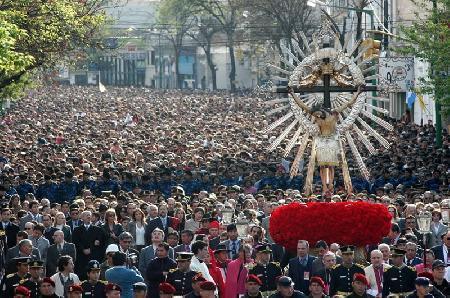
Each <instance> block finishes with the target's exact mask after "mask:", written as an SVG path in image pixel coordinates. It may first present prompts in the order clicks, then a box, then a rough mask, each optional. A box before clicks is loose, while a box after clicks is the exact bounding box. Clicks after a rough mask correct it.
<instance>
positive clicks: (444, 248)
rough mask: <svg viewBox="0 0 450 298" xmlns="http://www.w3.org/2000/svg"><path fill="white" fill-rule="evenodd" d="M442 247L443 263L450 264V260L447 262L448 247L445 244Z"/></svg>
mask: <svg viewBox="0 0 450 298" xmlns="http://www.w3.org/2000/svg"><path fill="white" fill-rule="evenodd" d="M442 247H443V249H442V251H443V252H442V254H443V255H444V263H445V264H446V265H447V266H448V265H450V262H447V255H448V249H447V246H446V245H442Z"/></svg>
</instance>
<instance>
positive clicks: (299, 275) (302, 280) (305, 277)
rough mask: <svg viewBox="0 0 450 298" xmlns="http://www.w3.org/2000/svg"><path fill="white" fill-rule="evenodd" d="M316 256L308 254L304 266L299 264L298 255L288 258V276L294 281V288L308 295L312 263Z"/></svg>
mask: <svg viewBox="0 0 450 298" xmlns="http://www.w3.org/2000/svg"><path fill="white" fill-rule="evenodd" d="M315 259H316V257H314V256H311V255H308V262H307V264H306V266H303V265H301V264H300V262H299V259H298V257H295V258H292V259H290V260H289V271H288V276H289V277H290V278H292V281H293V282H294V283H295V286H294V288H295V289H296V290H299V291H301V292H303V293H305V294H306V295H309V280H310V279H311V277H312V263H313V261H314V260H315Z"/></svg>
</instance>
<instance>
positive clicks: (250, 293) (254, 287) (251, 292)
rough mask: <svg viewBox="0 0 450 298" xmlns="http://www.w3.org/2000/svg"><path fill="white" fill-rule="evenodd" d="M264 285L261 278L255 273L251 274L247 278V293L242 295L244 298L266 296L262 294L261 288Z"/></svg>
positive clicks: (261, 297)
mask: <svg viewBox="0 0 450 298" xmlns="http://www.w3.org/2000/svg"><path fill="white" fill-rule="evenodd" d="M261 286H262V281H261V279H260V278H259V277H258V276H256V275H254V274H249V275H248V276H247V279H246V280H245V294H244V295H241V296H240V297H243V298H252V297H255V298H263V297H264V296H263V295H262V293H261V291H260V289H261Z"/></svg>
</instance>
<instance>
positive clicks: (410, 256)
mask: <svg viewBox="0 0 450 298" xmlns="http://www.w3.org/2000/svg"><path fill="white" fill-rule="evenodd" d="M405 264H406V266H409V267H415V266H416V265H419V264H422V259H420V258H418V257H417V244H415V243H414V242H408V243H406V254H405Z"/></svg>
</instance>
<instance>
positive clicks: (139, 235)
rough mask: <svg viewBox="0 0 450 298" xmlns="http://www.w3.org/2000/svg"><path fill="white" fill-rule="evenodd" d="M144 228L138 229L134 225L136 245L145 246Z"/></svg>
mask: <svg viewBox="0 0 450 298" xmlns="http://www.w3.org/2000/svg"><path fill="white" fill-rule="evenodd" d="M144 235H145V228H144V226H141V227H140V228H139V227H138V226H137V225H136V245H145V238H144Z"/></svg>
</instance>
